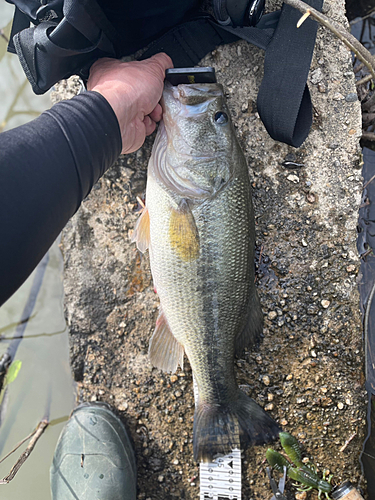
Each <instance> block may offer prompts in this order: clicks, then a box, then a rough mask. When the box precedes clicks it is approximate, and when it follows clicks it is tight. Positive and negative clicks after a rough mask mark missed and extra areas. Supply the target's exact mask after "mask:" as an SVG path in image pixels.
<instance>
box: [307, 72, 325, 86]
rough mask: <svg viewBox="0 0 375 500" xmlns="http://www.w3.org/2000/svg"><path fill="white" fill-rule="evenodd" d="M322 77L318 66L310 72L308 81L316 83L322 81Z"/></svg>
mask: <svg viewBox="0 0 375 500" xmlns="http://www.w3.org/2000/svg"><path fill="white" fill-rule="evenodd" d="M322 79H323V71H322V70H321V68H318V69H316V70H314V71H313V72H312V73H311V76H310V81H311V83H312V84H313V85H317V84H318V83H319V82H321V81H322Z"/></svg>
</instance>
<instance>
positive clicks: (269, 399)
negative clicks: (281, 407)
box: [267, 392, 275, 401]
mask: <svg viewBox="0 0 375 500" xmlns="http://www.w3.org/2000/svg"><path fill="white" fill-rule="evenodd" d="M274 397H275V396H274V395H273V394H271V393H270V392H269V393H268V394H267V399H268V401H273V399H274Z"/></svg>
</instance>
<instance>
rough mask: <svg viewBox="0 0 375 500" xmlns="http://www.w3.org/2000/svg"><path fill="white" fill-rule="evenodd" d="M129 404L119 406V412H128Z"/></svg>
mask: <svg viewBox="0 0 375 500" xmlns="http://www.w3.org/2000/svg"><path fill="white" fill-rule="evenodd" d="M128 406H129V405H128V403H121V404H120V405H119V406H118V410H119V411H126V410H127V409H128Z"/></svg>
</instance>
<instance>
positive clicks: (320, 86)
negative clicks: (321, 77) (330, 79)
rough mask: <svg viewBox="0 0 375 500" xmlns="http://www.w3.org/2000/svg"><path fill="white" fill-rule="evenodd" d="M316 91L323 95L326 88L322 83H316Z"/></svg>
mask: <svg viewBox="0 0 375 500" xmlns="http://www.w3.org/2000/svg"><path fill="white" fill-rule="evenodd" d="M318 90H319V92H320V93H321V94H324V93H325V92H326V86H325V85H324V83H318Z"/></svg>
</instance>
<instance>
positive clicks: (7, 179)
mask: <svg viewBox="0 0 375 500" xmlns="http://www.w3.org/2000/svg"><path fill="white" fill-rule="evenodd" d="M120 151H121V134H120V129H119V125H118V122H117V118H116V116H115V114H114V112H113V110H112V108H111V107H110V105H109V104H108V103H107V101H106V100H105V99H104V98H103V97H102V96H100V95H99V94H97V93H93V92H88V93H85V94H82V95H80V96H78V97H75V98H74V99H73V100H72V101H63V102H61V103H59V104H56V105H55V106H54V107H53V108H52V109H51V110H48V111H46V112H45V113H43V114H42V115H41V116H40V117H39V118H37V119H36V120H33V121H32V122H30V123H28V124H26V125H23V126H21V127H18V128H16V129H13V130H10V131H8V132H4V133H2V134H1V135H0V217H1V223H0V231H1V232H0V305H1V304H2V303H3V302H5V300H7V299H8V298H9V297H10V295H12V293H13V292H14V291H15V290H16V289H17V288H18V287H19V286H20V285H21V284H22V283H23V281H25V279H26V278H27V277H28V276H29V274H30V273H31V272H32V270H33V269H34V268H35V267H36V265H37V264H38V262H39V261H40V260H41V258H42V257H43V255H44V254H45V253H46V251H47V250H48V248H49V247H50V246H51V244H52V243H53V242H54V240H55V239H56V237H57V236H58V234H59V233H60V231H61V230H62V229H63V227H64V226H65V224H66V223H67V222H68V220H69V218H70V217H71V216H72V215H73V214H74V213H75V212H76V211H77V209H78V208H79V206H80V204H81V201H82V200H83V198H84V197H85V196H87V194H88V193H89V192H90V190H91V188H92V186H93V185H94V184H95V182H96V181H97V180H98V179H99V178H100V177H101V176H102V175H103V173H104V172H105V170H106V169H108V168H109V167H110V166H111V165H112V164H113V163H114V161H115V160H116V159H117V157H118V155H119V154H120Z"/></svg>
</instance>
